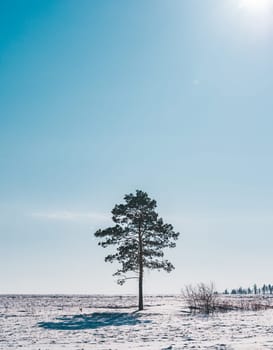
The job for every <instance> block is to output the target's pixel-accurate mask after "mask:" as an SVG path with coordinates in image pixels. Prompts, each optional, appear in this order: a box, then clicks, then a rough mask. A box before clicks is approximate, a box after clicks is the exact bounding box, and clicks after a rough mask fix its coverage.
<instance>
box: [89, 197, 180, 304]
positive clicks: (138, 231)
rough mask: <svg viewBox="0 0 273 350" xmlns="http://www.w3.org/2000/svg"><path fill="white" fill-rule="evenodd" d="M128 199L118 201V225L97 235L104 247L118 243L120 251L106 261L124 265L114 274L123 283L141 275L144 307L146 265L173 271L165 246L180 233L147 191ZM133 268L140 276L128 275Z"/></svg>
mask: <svg viewBox="0 0 273 350" xmlns="http://www.w3.org/2000/svg"><path fill="white" fill-rule="evenodd" d="M124 200H125V204H117V205H116V206H115V207H114V209H113V210H112V214H113V217H112V220H113V221H114V223H115V226H113V227H108V228H106V229H104V230H98V231H97V232H95V236H96V237H97V238H101V239H103V240H102V241H100V242H99V245H100V246H102V247H103V248H105V247H108V246H111V245H116V253H115V254H110V255H107V256H106V257H105V261H106V262H114V261H117V262H118V263H120V264H121V268H120V269H118V271H117V272H116V273H114V276H117V277H118V283H119V284H121V285H122V284H123V283H124V282H125V281H126V280H127V279H130V278H138V291H139V293H138V294H139V303H138V309H139V310H143V274H144V268H147V269H156V270H165V271H167V272H171V271H172V270H173V269H174V266H173V265H172V264H171V263H170V262H169V261H168V260H165V259H164V253H163V249H164V248H174V247H175V246H176V244H175V242H174V241H176V240H177V239H178V236H179V233H178V232H174V230H173V226H172V225H170V224H166V223H164V222H163V219H162V218H159V217H158V214H157V213H156V212H155V208H156V206H157V204H156V201H155V200H153V199H151V198H149V196H148V194H147V193H146V192H143V191H140V190H137V191H136V194H135V195H134V194H132V193H131V194H128V195H125V197H124ZM130 271H131V272H135V273H136V274H137V276H136V277H127V276H126V273H127V272H130Z"/></svg>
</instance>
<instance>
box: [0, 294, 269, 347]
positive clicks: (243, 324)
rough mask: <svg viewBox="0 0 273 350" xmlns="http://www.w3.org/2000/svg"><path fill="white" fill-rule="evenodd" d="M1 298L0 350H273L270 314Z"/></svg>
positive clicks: (164, 300) (152, 300)
mask: <svg viewBox="0 0 273 350" xmlns="http://www.w3.org/2000/svg"><path fill="white" fill-rule="evenodd" d="M145 305H146V308H145V310H144V311H143V312H134V311H135V310H136V298H135V297H132V296H123V297H119V296H111V297H109V296H20V295H18V296H0V349H1V350H2V349H3V350H15V349H16V350H18V349H22V350H91V349H92V350H95V349H96V350H116V349H122V350H127V349H128V350H129V349H136V350H137V349H142V350H143V349H150V350H163V349H164V350H166V349H168V350H178V349H211V350H212V349H216V350H237V349H238V350H260V349H273V310H272V309H270V310H266V311H255V312H254V311H244V312H242V311H232V312H228V313H218V314H216V315H213V316H209V317H206V316H201V315H196V316H194V315H188V314H186V313H185V312H183V310H185V305H184V304H183V300H182V298H181V296H150V297H146V298H145Z"/></svg>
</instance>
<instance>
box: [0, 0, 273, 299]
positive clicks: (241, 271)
mask: <svg viewBox="0 0 273 350" xmlns="http://www.w3.org/2000/svg"><path fill="white" fill-rule="evenodd" d="M260 3H261V4H263V6H261V5H257V4H258V3H257V2H255V0H241V1H240V0H223V1H221V2H220V1H218V0H205V1H199V0H179V1H178V0H177V1H176V0H174V1H171V2H170V1H163V0H149V1H146V0H138V1H130V2H128V1H125V0H124V1H120V0H118V1H108V0H105V1H88V0H81V1H72V0H54V1H53V0H52V1H51V0H46V1H34V0H25V1H19V0H12V1H2V2H1V3H0V34H1V35H0V78H1V79H0V169H1V171H0V242H1V245H0V276H1V284H0V293H21V292H22V293H133V292H135V291H136V285H135V284H134V282H129V283H128V284H127V285H125V286H123V287H120V286H117V285H116V284H115V281H114V279H113V278H112V276H111V275H112V273H113V272H115V267H116V266H115V265H111V264H105V263H104V261H103V259H104V255H105V254H106V253H107V252H106V250H103V249H101V248H100V247H98V246H97V242H96V240H95V239H94V238H93V232H95V230H96V229H97V228H100V227H106V225H109V224H111V222H110V211H111V209H112V208H113V206H114V205H115V204H116V203H120V202H121V201H122V198H123V195H124V194H125V193H130V192H133V191H135V189H142V190H144V191H147V192H148V193H149V195H150V196H151V197H153V198H155V199H156V200H157V202H158V212H159V214H160V215H162V216H163V218H164V219H165V220H166V221H167V222H170V223H172V224H173V225H174V226H175V229H176V230H177V231H180V232H181V238H180V241H179V242H178V245H177V248H176V249H175V250H171V251H170V252H168V253H167V255H168V256H169V258H170V260H172V262H173V263H174V265H175V266H176V270H175V271H174V272H172V274H170V275H168V274H165V273H164V272H162V273H150V272H147V274H146V283H145V291H146V292H147V293H161V292H162V293H172V292H173V293H179V292H180V289H181V288H182V287H183V285H184V284H187V283H195V282H200V281H205V282H206V281H211V280H212V281H214V282H215V283H216V286H217V287H218V288H219V289H224V288H233V287H239V286H240V285H243V286H246V285H248V284H253V283H255V282H256V283H264V282H266V283H272V282H273V281H272V275H271V273H270V267H271V266H272V264H273V255H272V246H273V235H272V229H273V216H272V210H273V183H272V179H273V162H272V151H273V139H272V129H273V119H272V116H271V113H272V107H273V106H272V105H273V96H272V91H273V74H272V61H273V40H272V33H273V32H272V30H273V25H272V23H273V8H272V5H270V2H269V1H268V0H261V2H260Z"/></svg>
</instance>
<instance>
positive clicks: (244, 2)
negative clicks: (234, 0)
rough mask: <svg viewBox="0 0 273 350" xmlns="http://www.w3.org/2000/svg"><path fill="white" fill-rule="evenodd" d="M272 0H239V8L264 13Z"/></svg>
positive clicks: (268, 8) (270, 6)
mask: <svg viewBox="0 0 273 350" xmlns="http://www.w3.org/2000/svg"><path fill="white" fill-rule="evenodd" d="M272 4H273V0H240V4H239V6H240V8H242V9H245V10H247V11H249V12H252V13H257V14H258V13H264V14H266V13H267V12H268V11H270V9H271V8H272Z"/></svg>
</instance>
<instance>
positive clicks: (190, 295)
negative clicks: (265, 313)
mask: <svg viewBox="0 0 273 350" xmlns="http://www.w3.org/2000/svg"><path fill="white" fill-rule="evenodd" d="M182 295H183V297H184V299H185V301H186V304H187V306H188V307H189V309H190V311H191V312H201V313H204V314H210V313H213V312H216V311H219V312H227V311H235V310H240V311H259V310H267V309H271V308H273V306H272V304H273V298H269V297H264V296H258V295H257V296H256V295H255V296H220V295H219V294H218V293H217V292H216V290H215V287H214V284H213V283H210V284H205V283H199V284H197V285H196V286H192V285H188V286H186V287H185V288H184V289H183V290H182Z"/></svg>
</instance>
